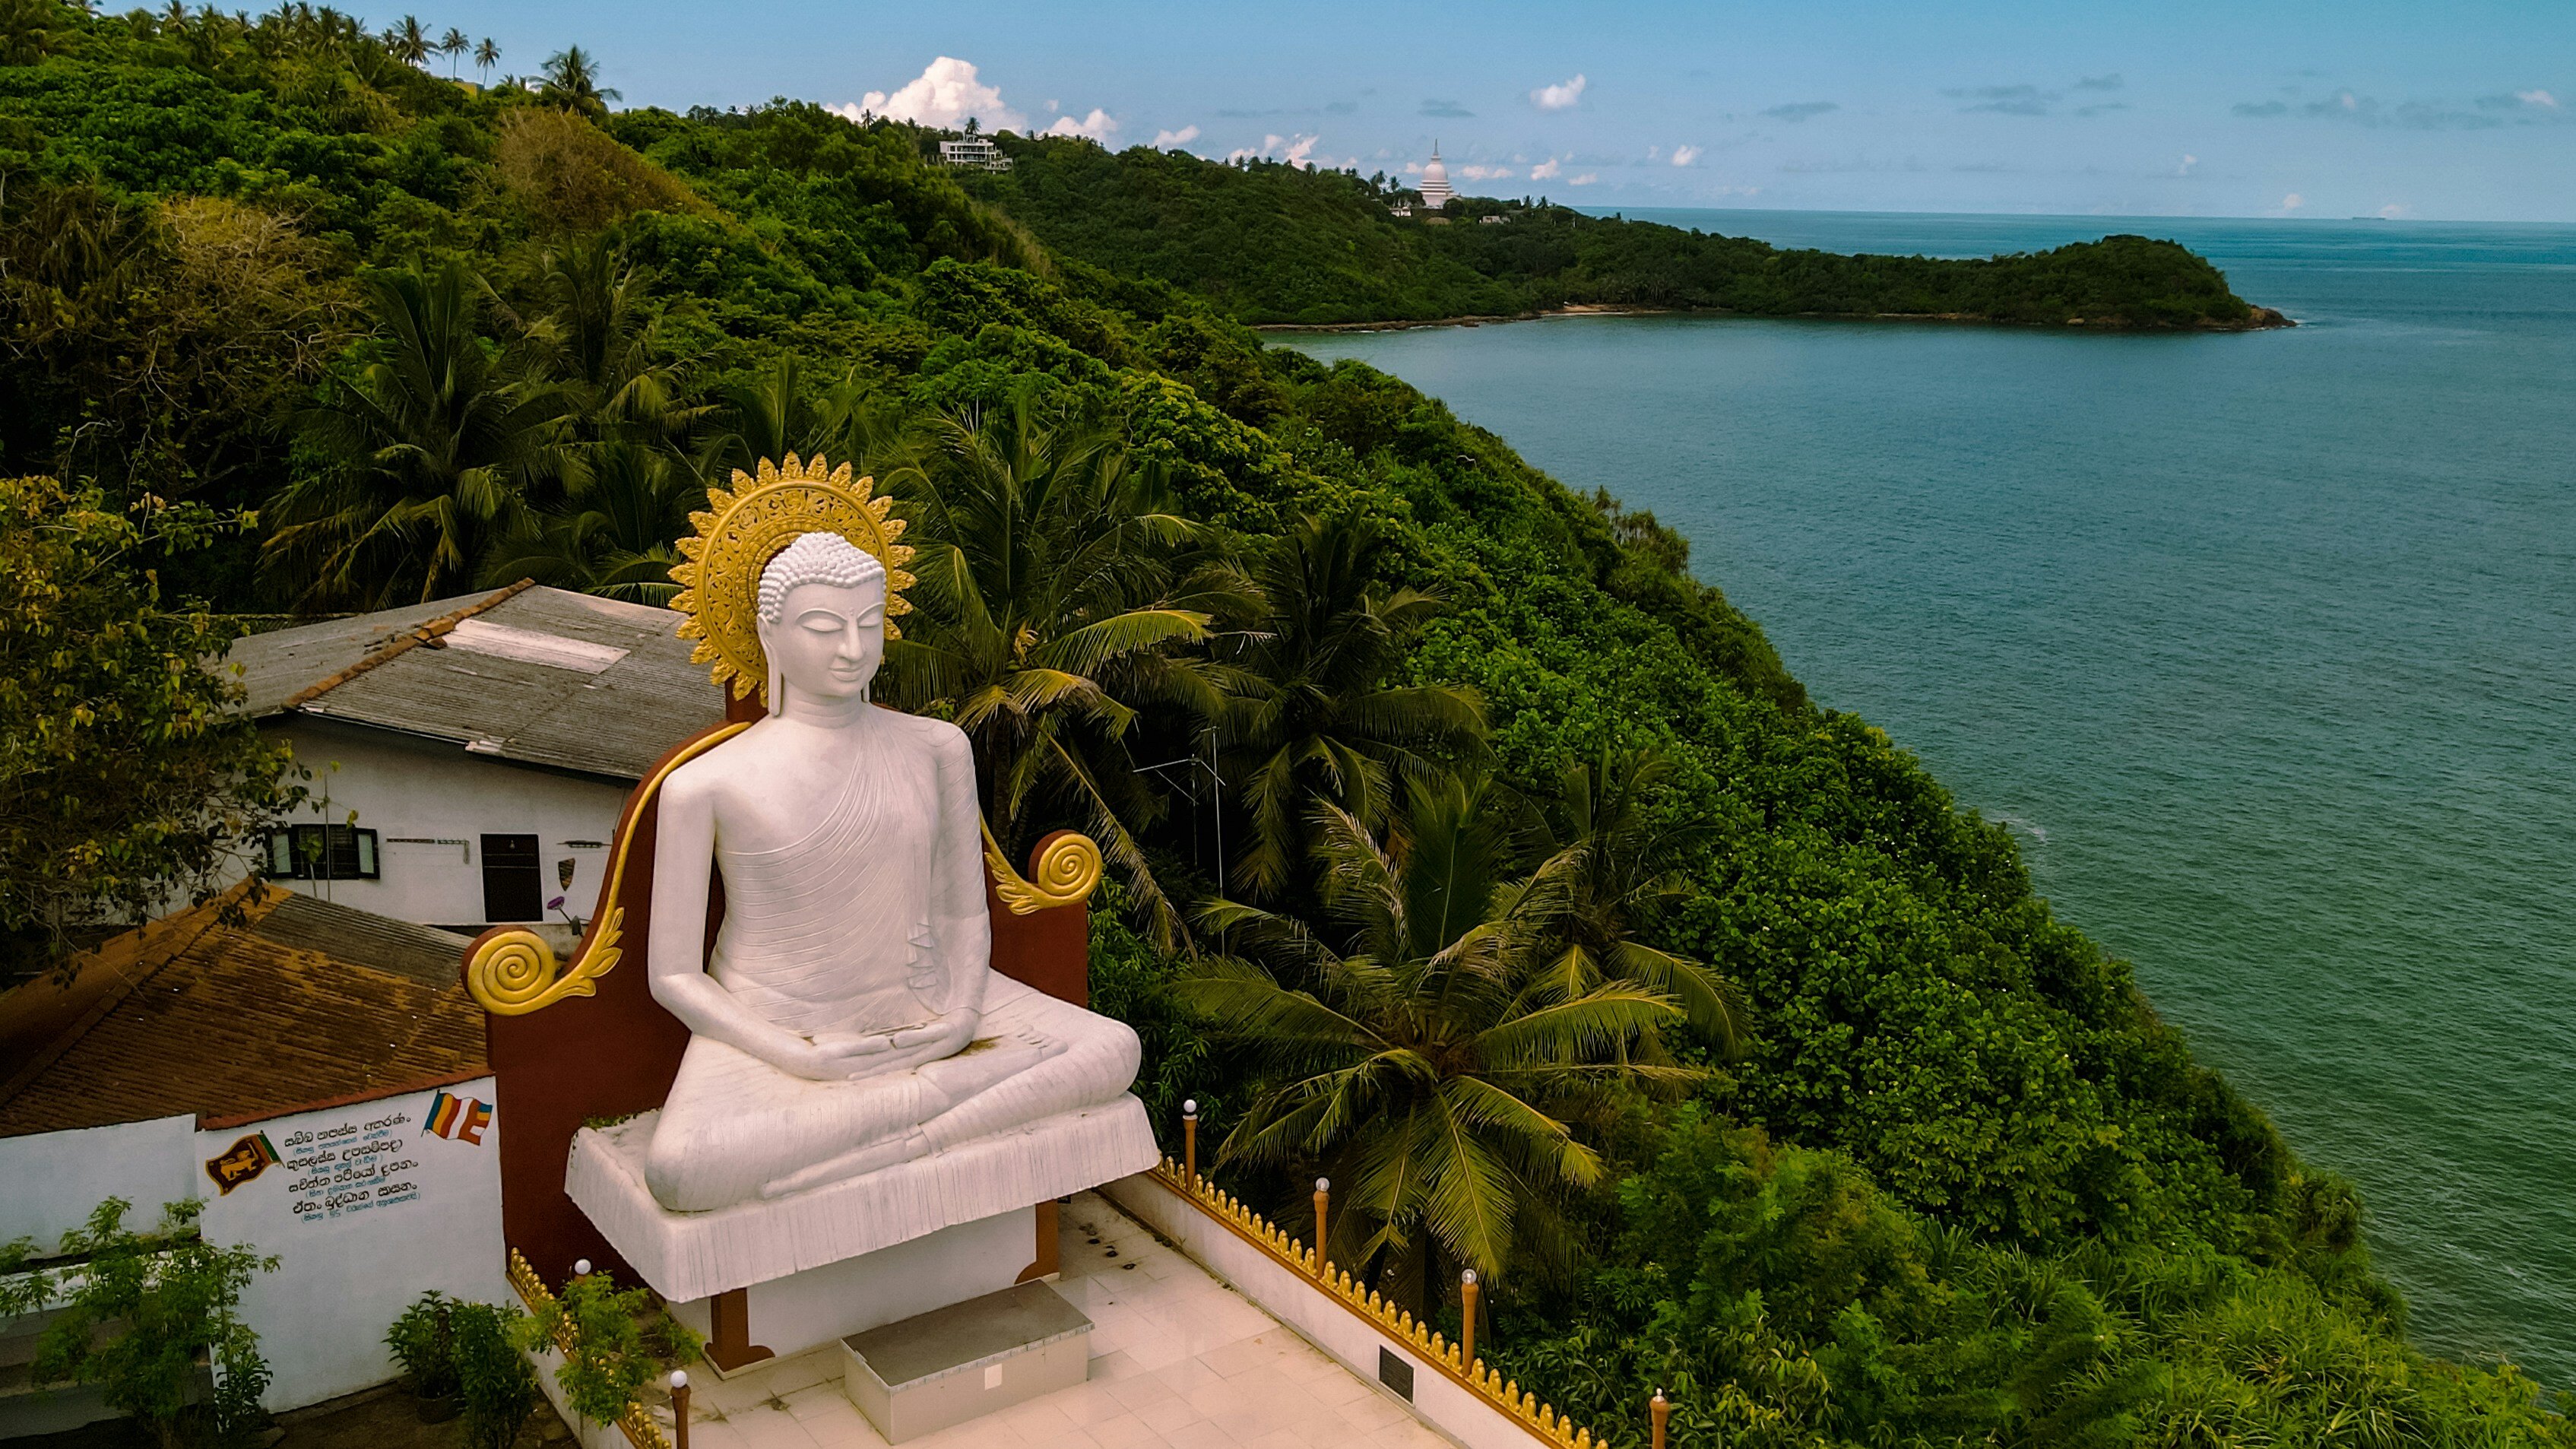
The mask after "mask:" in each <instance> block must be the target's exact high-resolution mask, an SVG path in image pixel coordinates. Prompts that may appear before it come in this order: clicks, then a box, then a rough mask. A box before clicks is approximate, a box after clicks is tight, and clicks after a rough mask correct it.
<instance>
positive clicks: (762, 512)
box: [671, 453, 913, 698]
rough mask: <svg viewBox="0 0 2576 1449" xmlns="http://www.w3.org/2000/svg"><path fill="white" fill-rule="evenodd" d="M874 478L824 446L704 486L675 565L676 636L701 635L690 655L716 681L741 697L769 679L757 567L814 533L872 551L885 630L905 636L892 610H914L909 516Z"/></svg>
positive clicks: (894, 636)
mask: <svg viewBox="0 0 2576 1449" xmlns="http://www.w3.org/2000/svg"><path fill="white" fill-rule="evenodd" d="M875 489H876V480H875V479H873V478H856V479H854V478H852V477H851V476H850V465H849V464H847V463H844V464H842V465H841V466H840V467H838V468H835V467H833V466H832V465H831V464H830V463H829V462H827V461H825V459H824V458H823V455H822V454H820V453H817V454H815V455H814V456H813V457H812V458H810V459H799V458H798V457H797V456H796V455H795V454H794V453H790V454H788V455H787V457H786V459H785V460H784V461H783V462H778V463H773V462H771V461H769V460H768V459H766V458H763V459H761V460H760V469H759V472H758V473H757V474H756V475H755V474H751V473H745V472H744V471H742V470H741V469H739V468H736V469H735V470H734V471H733V487H732V488H731V489H730V490H728V489H723V488H710V489H708V490H707V511H706V512H704V513H692V514H690V515H689V522H690V524H691V525H692V526H693V527H694V528H695V529H696V532H695V533H693V534H691V535H690V536H688V537H685V538H682V539H681V540H680V553H681V555H682V561H681V562H679V563H676V564H673V565H672V566H671V581H672V582H673V583H676V584H678V585H679V586H680V592H679V593H678V594H677V595H676V596H675V597H673V598H672V600H671V607H672V608H674V609H677V610H679V611H680V612H681V613H683V614H686V615H688V616H689V617H688V618H687V619H685V620H683V621H681V624H680V628H679V635H680V637H681V638H683V639H695V640H697V641H698V647H697V648H696V649H695V650H694V651H692V652H691V653H690V655H689V661H690V662H691V663H693V664H710V665H713V666H714V667H713V668H712V669H711V670H709V671H708V673H709V675H710V677H712V678H713V679H714V681H715V682H716V684H717V685H718V686H723V685H724V684H725V683H726V681H728V680H730V681H732V689H733V693H734V695H735V697H737V698H739V697H741V696H743V695H747V694H750V693H751V692H752V691H754V690H760V691H762V692H764V693H765V692H766V691H767V690H768V688H769V684H768V679H769V663H768V660H767V659H766V658H765V657H763V655H762V653H761V649H760V618H759V610H760V604H759V597H760V571H761V570H762V569H765V568H767V567H768V566H769V561H770V560H771V559H773V558H776V557H777V556H778V551H779V550H780V549H783V548H785V547H787V545H789V544H791V543H794V542H795V541H796V540H797V538H798V537H800V536H801V535H804V534H808V533H837V534H839V535H840V536H841V537H843V538H846V539H848V540H849V541H850V542H851V544H852V545H854V546H856V547H858V548H860V549H863V550H865V551H866V552H868V553H870V554H873V555H875V556H876V560H877V562H879V563H881V564H884V565H885V571H886V637H887V638H889V639H900V638H902V637H903V630H902V629H901V628H900V627H898V626H897V625H896V624H895V616H896V615H899V614H908V613H911V612H912V604H911V602H910V601H909V600H907V599H905V598H904V596H903V591H904V590H905V589H908V588H910V587H912V584H913V577H912V574H911V573H910V572H908V571H907V570H906V569H905V568H904V565H905V564H908V563H910V562H912V555H913V550H912V547H911V546H910V545H908V544H905V543H901V542H898V540H900V539H901V538H902V537H903V528H904V521H903V520H902V519H900V518H897V517H894V516H893V510H894V500H893V499H891V498H884V497H879V496H877V495H876V492H875Z"/></svg>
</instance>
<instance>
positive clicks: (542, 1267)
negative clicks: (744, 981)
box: [466, 700, 1091, 1283]
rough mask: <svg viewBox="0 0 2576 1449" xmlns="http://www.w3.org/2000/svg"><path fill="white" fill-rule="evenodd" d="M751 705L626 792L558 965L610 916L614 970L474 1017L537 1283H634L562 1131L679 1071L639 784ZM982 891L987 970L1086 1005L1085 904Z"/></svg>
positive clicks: (616, 1108) (717, 914)
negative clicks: (1038, 904)
mask: <svg viewBox="0 0 2576 1449" xmlns="http://www.w3.org/2000/svg"><path fill="white" fill-rule="evenodd" d="M761 713H762V711H761V709H760V706H759V705H758V703H757V702H755V701H739V700H736V701H730V702H729V705H728V708H727V710H726V714H727V722H726V723H725V724H723V725H718V726H715V727H713V728H710V729H706V730H702V731H700V732H699V733H697V734H695V735H692V736H690V737H689V738H688V739H687V740H684V741H682V742H681V743H680V744H678V745H676V746H674V747H673V748H672V749H671V751H670V752H669V753H668V754H665V755H664V756H663V757H662V758H661V759H660V760H658V761H656V762H655V763H654V766H653V768H652V769H651V770H650V771H648V772H647V773H646V774H645V777H644V783H642V784H639V785H637V786H636V787H635V790H634V792H633V793H631V794H630V795H628V797H627V800H626V809H625V812H624V814H623V816H622V817H621V818H620V819H619V821H618V826H617V839H616V840H614V841H612V842H611V847H610V848H611V858H612V859H616V858H617V857H618V856H619V855H621V854H622V855H623V858H624V869H623V870H622V871H614V872H612V874H611V878H610V880H609V881H608V882H605V883H603V884H602V886H601V891H600V899H599V902H598V904H597V906H596V907H595V908H594V909H593V910H592V912H591V918H590V924H589V927H588V929H587V930H586V931H585V932H584V933H583V936H582V940H581V944H580V945H579V946H576V947H575V948H574V949H573V952H572V954H571V955H570V956H568V957H566V958H564V965H565V967H566V968H567V969H568V968H569V967H570V966H571V964H572V963H575V962H578V961H580V960H582V959H583V957H584V955H585V954H586V953H587V952H588V951H589V950H591V949H592V948H593V947H594V945H597V944H600V943H599V941H598V939H597V938H599V937H600V936H601V934H602V932H604V931H606V930H608V929H610V925H611V922H615V923H616V929H617V930H618V932H619V935H618V939H617V941H616V945H617V947H618V949H619V951H620V952H621V954H620V955H619V957H618V960H617V962H616V964H615V965H613V966H611V967H610V968H609V969H608V970H607V971H605V972H603V973H600V974H599V975H597V976H595V977H593V978H592V980H591V986H592V992H591V994H590V995H587V996H581V995H568V996H565V997H563V998H562V999H560V1000H558V1001H555V1002H553V1003H551V1004H549V1005H547V1006H544V1007H542V1008H540V1009H538V1010H535V1011H530V1012H527V1013H526V1014H524V1015H502V1014H499V1013H496V1012H491V1011H486V1012H485V1014H484V1018H483V1022H484V1045H485V1052H486V1055H487V1056H488V1057H489V1059H490V1062H491V1066H492V1074H493V1076H494V1078H495V1079H496V1080H495V1086H494V1097H495V1101H494V1103H493V1111H494V1116H495V1117H496V1118H497V1119H498V1126H499V1128H500V1130H499V1133H498V1134H497V1135H498V1137H499V1139H500V1159H501V1160H500V1167H501V1230H502V1234H503V1236H504V1238H505V1239H506V1240H507V1242H508V1244H509V1246H510V1247H512V1248H515V1249H517V1250H518V1251H519V1252H520V1253H521V1254H522V1255H523V1256H525V1257H526V1258H527V1260H528V1263H529V1265H530V1266H531V1267H533V1268H535V1269H536V1271H537V1274H538V1276H539V1278H540V1279H542V1280H543V1281H545V1282H548V1283H559V1282H561V1281H563V1280H564V1279H565V1278H567V1277H570V1276H571V1274H572V1265H573V1263H574V1262H575V1261H576V1260H578V1259H582V1258H588V1259H590V1260H591V1263H592V1265H593V1266H594V1267H597V1268H603V1269H608V1270H610V1271H612V1272H615V1273H617V1274H618V1275H619V1276H620V1277H621V1278H623V1279H624V1280H625V1281H628V1282H634V1281H636V1279H635V1275H634V1273H633V1271H632V1269H631V1268H629V1266H628V1265H627V1263H626V1261H625V1260H624V1259H623V1258H621V1257H619V1256H618V1254H617V1251H616V1249H614V1248H612V1247H610V1246H609V1245H608V1240H607V1239H606V1238H604V1237H602V1236H600V1233H599V1230H598V1229H597V1228H594V1227H592V1226H591V1222H590V1219H589V1218H588V1217H587V1216H585V1215H584V1214H583V1212H582V1211H581V1209H580V1208H578V1207H576V1206H574V1205H573V1201H572V1199H571V1198H570V1197H568V1196H566V1195H565V1193H564V1166H565V1163H566V1161H567V1160H568V1158H569V1156H570V1153H571V1151H572V1138H573V1134H574V1133H575V1132H577V1131H579V1130H580V1129H581V1128H582V1127H583V1126H584V1125H585V1124H587V1123H591V1122H595V1121H602V1120H613V1119H617V1118H622V1117H630V1116H633V1115H634V1114H636V1113H638V1112H649V1111H652V1110H653V1109H655V1108H657V1107H660V1106H661V1105H662V1101H663V1098H665V1097H666V1096H668V1095H669V1094H670V1090H671V1082H672V1080H673V1078H675V1077H677V1076H678V1075H679V1071H680V1054H681V1052H682V1051H684V1050H685V1049H686V1048H687V1046H688V1044H689V1029H688V1028H687V1027H685V1026H682V1025H681V1024H680V1022H679V1019H678V1018H676V1017H674V1016H672V1015H671V1014H670V1013H669V1012H667V1011H665V1010H663V1009H662V1005H661V1003H660V1002H657V1001H655V1000H654V999H653V992H652V986H651V982H650V979H649V973H648V972H647V971H646V969H645V962H646V960H647V959H648V958H649V952H650V949H651V940H650V933H651V928H652V900H653V835H654V825H655V821H656V818H657V811H656V808H655V807H656V804H657V800H656V798H655V797H654V796H652V795H651V794H650V793H649V791H650V790H651V787H652V785H653V783H654V782H656V781H658V780H659V779H660V778H661V777H662V775H663V774H664V773H665V772H666V771H667V770H668V768H669V767H670V766H671V764H672V763H673V762H674V760H676V759H678V758H680V757H682V756H685V755H686V754H688V753H690V752H692V751H693V749H694V748H695V747H697V746H698V744H699V743H700V742H701V741H703V740H705V739H706V738H707V737H708V736H710V735H714V734H717V733H719V732H721V731H724V730H728V729H730V728H731V727H732V726H733V725H735V724H738V723H742V722H746V721H749V720H754V719H758V718H759V717H760V714H761ZM1059 833H1061V832H1059ZM1054 839H1055V836H1049V837H1048V838H1047V839H1046V840H1042V841H1039V842H1038V849H1037V850H1036V851H1034V852H1032V854H1031V857H1030V859H1031V864H1030V870H1031V872H1032V873H1033V874H1034V873H1035V871H1036V864H1035V862H1036V859H1037V857H1038V856H1039V855H1041V854H1043V853H1044V851H1045V849H1046V847H1047V845H1048V844H1049V843H1050V842H1052V841H1053V840H1054ZM621 847H622V849H621ZM612 890H613V892H614V898H613V899H612V898H611V892H612ZM984 898H985V901H986V903H987V905H988V906H989V907H990V909H991V911H992V917H993V969H994V970H996V971H999V972H1001V973H1002V974H1003V975H1005V976H1008V977H1010V978H1011V979H1013V980H1015V981H1021V982H1025V983H1027V984H1028V985H1030V986H1033V987H1035V988H1037V989H1038V990H1040V991H1043V992H1045V993H1047V994H1048V995H1050V996H1054V997H1059V998H1061V999H1063V1000H1066V1001H1070V1002H1073V1003H1074V1004H1075V1005H1077V1006H1087V1005H1089V1004H1090V1000H1091V991H1090V980H1091V936H1090V911H1089V908H1088V907H1087V906H1085V905H1082V904H1079V903H1077V904H1073V905H1065V906H1056V907H1052V908H1049V909H1045V910H1039V911H1036V912H1034V913H1032V914H1029V915H1019V914H1015V913H1014V912H1012V911H1011V910H1010V909H1009V908H1008V907H1007V906H1005V905H1004V904H1003V903H1002V900H1001V898H1000V896H999V895H998V894H997V893H996V891H995V887H994V882H993V878H992V871H991V869H990V864H989V862H988V863H987V869H986V870H985V878H984ZM723 916H724V886H723V882H722V880H721V879H719V880H718V881H717V882H716V883H715V886H714V890H713V892H712V894H711V895H710V897H709V900H708V910H707V932H706V944H707V945H708V946H712V945H713V944H714V940H715V930H716V925H717V923H718V922H719V921H721V920H722V919H723ZM520 929H524V928H521V927H514V926H495V927H493V928H492V929H491V930H489V931H486V932H484V933H483V935H481V936H478V937H476V938H475V944H474V946H473V947H469V948H468V949H467V952H466V959H467V960H468V961H471V960H472V959H473V957H474V955H475V953H476V951H478V950H479V949H480V948H481V947H482V945H483V943H484V942H485V941H487V940H489V939H491V938H492V937H493V936H496V935H499V934H501V933H503V932H505V931H513V930H520Z"/></svg>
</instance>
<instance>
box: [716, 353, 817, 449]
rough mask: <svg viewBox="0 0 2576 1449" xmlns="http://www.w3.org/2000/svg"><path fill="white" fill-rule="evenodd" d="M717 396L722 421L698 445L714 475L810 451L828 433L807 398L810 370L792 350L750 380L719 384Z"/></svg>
mask: <svg viewBox="0 0 2576 1449" xmlns="http://www.w3.org/2000/svg"><path fill="white" fill-rule="evenodd" d="M716 398H717V402H716V407H715V411H714V414H713V416H714V417H715V418H716V419H717V421H718V426H717V427H716V428H715V429H714V430H713V431H712V432H710V433H709V434H708V435H707V436H706V437H705V438H704V439H702V440H701V441H700V443H699V445H698V468H699V471H701V472H703V473H705V474H706V475H707V476H708V477H709V478H723V477H725V476H727V475H728V474H729V473H730V472H731V471H732V470H733V469H736V468H740V469H743V470H744V471H746V472H748V471H751V470H752V469H755V468H757V467H758V466H759V465H760V460H761V459H763V458H767V459H770V460H771V461H773V462H775V461H776V460H778V459H780V458H784V457H786V456H787V455H788V454H790V453H803V452H808V451H811V450H812V448H813V447H814V446H815V445H816V444H817V443H819V442H822V441H824V440H825V439H826V437H827V435H826V434H825V432H824V429H823V427H822V423H823V419H821V418H818V417H817V416H816V415H815V412H814V409H813V407H812V405H810V404H809V403H807V402H806V401H805V370H804V368H803V366H802V365H801V364H799V363H798V362H797V360H796V354H794V353H792V352H781V353H779V354H778V358H777V361H775V362H773V363H772V364H771V365H770V368H769V370H768V371H767V372H764V373H761V374H759V375H757V376H755V377H753V378H752V379H751V380H750V381H748V382H738V383H728V384H726V385H725V386H723V387H721V388H718V389H717V390H716Z"/></svg>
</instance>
